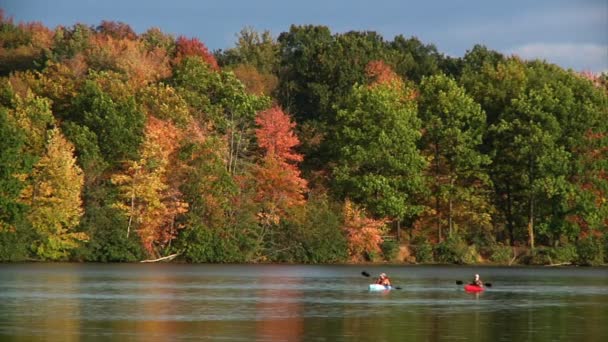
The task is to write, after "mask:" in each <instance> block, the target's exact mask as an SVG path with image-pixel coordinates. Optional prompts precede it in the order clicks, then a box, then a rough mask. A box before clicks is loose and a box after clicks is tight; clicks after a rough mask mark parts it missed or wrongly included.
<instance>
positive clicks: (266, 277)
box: [0, 264, 608, 341]
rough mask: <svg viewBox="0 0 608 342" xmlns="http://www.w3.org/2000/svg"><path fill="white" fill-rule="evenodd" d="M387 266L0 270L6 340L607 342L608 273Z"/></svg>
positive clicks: (1, 330) (0, 314)
mask: <svg viewBox="0 0 608 342" xmlns="http://www.w3.org/2000/svg"><path fill="white" fill-rule="evenodd" d="M387 268H388V269H389V272H390V274H391V278H392V280H393V282H394V283H396V284H399V285H400V286H401V287H402V289H401V290H395V291H390V292H386V293H371V292H368V291H367V290H366V289H367V285H368V283H369V279H367V278H362V277H361V276H360V271H361V270H360V269H359V268H358V267H355V266H276V265H274V266H271V265H263V266H259V265H257V266H243V265H146V266H142V265H73V264H18V265H17V264H11V265H0V289H1V290H0V340H2V341H31V340H57V341H76V340H91V339H93V340H95V339H111V340H133V341H149V340H179V339H192V340H213V341H215V340H230V341H235V340H236V341H239V340H240V341H251V340H257V341H309V340H320V341H340V340H381V341H382V340H384V341H427V340H430V341H435V340H446V341H448V340H449V341H452V340H468V341H500V340H505V341H507V340H516V341H525V340H530V341H537V340H577V339H579V340H581V341H606V340H608V324H606V322H607V321H608V274H607V271H606V269H605V268H577V269H574V268H567V269H558V270H555V269H551V270H549V269H547V268H482V269H481V271H483V274H484V279H487V280H491V281H492V282H493V287H492V288H489V289H487V290H486V291H485V292H483V293H480V294H469V293H466V292H464V291H463V290H462V287H461V286H456V285H455V282H454V279H461V278H462V277H463V276H466V275H468V274H471V273H477V272H478V271H479V269H473V268H467V267H390V266H383V269H382V271H385V270H386V269H387ZM368 271H371V268H369V267H368ZM374 271H375V272H376V273H377V272H378V271H380V269H379V268H378V269H374ZM387 273H388V272H387ZM480 273H481V272H480Z"/></svg>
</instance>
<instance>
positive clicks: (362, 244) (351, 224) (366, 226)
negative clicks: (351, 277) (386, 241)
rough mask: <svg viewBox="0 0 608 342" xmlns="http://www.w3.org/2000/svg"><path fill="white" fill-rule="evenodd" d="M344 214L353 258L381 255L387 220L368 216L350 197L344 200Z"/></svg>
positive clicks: (369, 257) (356, 259) (350, 252)
mask: <svg viewBox="0 0 608 342" xmlns="http://www.w3.org/2000/svg"><path fill="white" fill-rule="evenodd" d="M343 215H344V227H343V229H344V231H345V233H346V238H347V240H348V253H349V255H350V258H351V260H352V261H361V260H365V259H366V258H367V259H371V256H372V255H380V254H381V252H382V251H381V249H380V244H382V241H383V239H382V236H383V235H384V234H385V226H386V223H387V221H386V220H375V219H372V218H367V217H366V216H365V212H364V211H363V210H361V209H359V208H358V207H357V206H356V205H355V204H354V203H352V202H351V201H350V200H348V199H347V200H346V201H345V202H344V209H343Z"/></svg>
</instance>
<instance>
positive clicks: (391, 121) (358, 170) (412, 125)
mask: <svg viewBox="0 0 608 342" xmlns="http://www.w3.org/2000/svg"><path fill="white" fill-rule="evenodd" d="M345 103H346V104H347V105H346V106H345V107H344V108H341V109H339V110H338V118H337V119H338V125H337V127H339V128H338V130H337V132H336V137H335V139H334V144H335V145H334V147H335V149H336V151H337V155H338V156H339V157H338V158H337V159H336V160H335V163H336V165H335V167H334V168H333V173H334V187H335V190H336V191H337V193H338V194H340V197H342V198H346V197H348V198H350V199H352V200H353V201H355V202H356V203H360V204H363V205H364V206H365V208H367V209H368V210H369V211H370V212H371V213H372V214H373V215H374V216H376V217H390V218H399V219H403V218H405V217H410V216H412V215H414V214H416V213H417V212H418V211H419V210H420V206H419V205H417V204H416V203H414V202H413V198H414V195H415V194H417V193H419V192H420V191H421V190H422V189H423V186H424V184H423V177H422V171H423V168H424V167H425V166H426V162H425V160H424V158H423V157H422V156H421V155H420V152H419V150H418V148H417V146H416V143H417V142H418V139H419V138H420V132H419V129H420V120H419V119H418V118H417V117H416V104H415V102H414V101H413V100H412V99H411V93H408V89H404V88H403V86H402V84H399V83H386V84H377V85H374V86H371V87H370V86H364V85H357V86H355V87H353V89H352V93H351V95H350V96H349V98H348V99H347V100H346V101H345Z"/></svg>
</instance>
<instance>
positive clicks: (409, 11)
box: [0, 0, 608, 72]
mask: <svg viewBox="0 0 608 342" xmlns="http://www.w3.org/2000/svg"><path fill="white" fill-rule="evenodd" d="M0 8H3V9H4V11H5V14H6V15H8V16H12V17H13V18H14V19H15V21H17V22H19V21H40V22H42V23H43V24H45V25H47V26H49V27H51V28H54V27H55V26H57V25H64V26H69V25H73V24H75V23H78V22H80V23H85V24H89V25H97V24H99V23H100V22H101V20H115V21H122V22H125V23H127V24H129V25H130V26H131V27H132V28H133V29H134V30H135V31H137V32H138V33H142V32H144V31H145V30H147V29H148V28H150V27H159V28H160V29H161V30H163V31H164V32H167V33H172V34H174V35H185V36H188V37H197V38H199V39H200V40H201V41H203V42H204V43H205V44H206V45H207V46H208V47H209V48H210V49H212V50H216V49H225V48H229V47H232V46H234V42H235V40H236V34H237V33H238V32H239V31H240V30H241V29H242V28H243V27H245V26H251V27H253V28H255V29H256V30H259V31H262V30H270V31H271V32H272V33H273V35H275V36H276V35H278V34H279V33H281V32H283V31H287V30H289V26H290V25H291V24H319V25H327V26H329V27H330V28H331V30H332V32H346V31H350V30H373V31H376V32H378V33H380V34H382V35H383V36H384V38H385V39H387V40H392V39H393V37H394V36H395V35H397V34H403V35H404V36H406V37H410V36H416V37H418V38H420V39H421V40H422V41H423V42H425V43H432V44H435V46H436V47H437V49H438V50H439V51H440V52H442V53H445V54H448V55H451V56H462V55H463V54H464V53H465V52H466V51H467V50H469V49H471V48H472V47H473V45H474V44H477V43H479V44H484V45H486V46H487V47H489V48H491V49H494V50H497V51H500V52H503V53H506V54H517V55H519V56H520V57H523V58H541V59H546V60H547V61H549V62H552V63H556V64H558V65H561V66H562V67H565V68H573V69H575V70H577V71H581V70H590V71H594V72H601V71H608V0H578V1H574V0H570V1H568V0H527V1H525V0H506V1H491V0H469V1H465V0H445V1H440V0H423V1H420V0H418V1H399V0H373V1H370V0H367V1H360V0H351V1H347V0H333V1H332V0H306V1H289V0H258V1H255V0H250V1H247V0H214V1H205V0H199V1H197V0H172V1H167V0H146V1H134V0H131V1H129V0H99V1H94V0H0Z"/></svg>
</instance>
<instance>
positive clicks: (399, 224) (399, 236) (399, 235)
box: [397, 219, 401, 243]
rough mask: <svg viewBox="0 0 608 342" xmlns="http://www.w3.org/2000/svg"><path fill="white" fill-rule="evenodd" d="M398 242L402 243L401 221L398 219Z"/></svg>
mask: <svg viewBox="0 0 608 342" xmlns="http://www.w3.org/2000/svg"><path fill="white" fill-rule="evenodd" d="M397 242H398V243H400V242H401V220H399V219H397Z"/></svg>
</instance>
